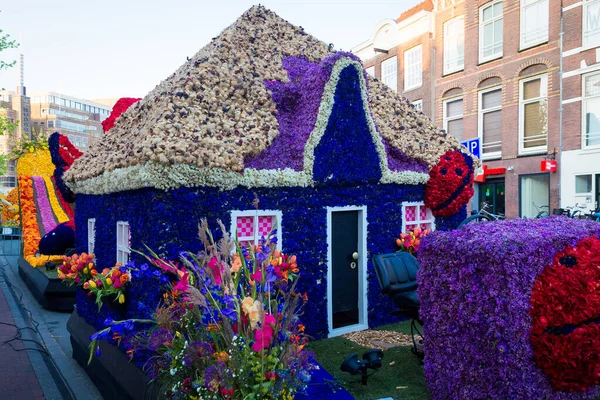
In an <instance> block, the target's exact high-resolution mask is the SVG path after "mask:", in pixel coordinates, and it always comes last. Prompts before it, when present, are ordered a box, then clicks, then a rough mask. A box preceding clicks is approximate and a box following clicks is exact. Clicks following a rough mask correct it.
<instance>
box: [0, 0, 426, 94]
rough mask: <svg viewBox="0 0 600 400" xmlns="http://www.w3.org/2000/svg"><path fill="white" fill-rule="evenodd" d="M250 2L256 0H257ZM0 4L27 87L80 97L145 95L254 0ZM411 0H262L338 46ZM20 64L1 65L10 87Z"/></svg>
mask: <svg viewBox="0 0 600 400" xmlns="http://www.w3.org/2000/svg"><path fill="white" fill-rule="evenodd" d="M255 1H256V0H255ZM3 3H4V4H3V5H1V6H0V29H1V30H2V31H3V32H2V34H9V35H11V37H12V38H14V39H16V40H17V41H18V42H19V43H20V44H21V46H20V48H19V49H18V50H9V51H4V52H2V53H0V59H2V60H4V61H11V60H15V59H18V57H19V54H20V53H23V54H24V55H25V63H24V65H25V86H26V87H27V92H28V93H33V92H38V91H54V92H59V93H61V94H65V95H70V96H75V97H79V98H84V99H98V98H118V97H143V96H145V95H146V93H148V92H149V91H150V90H152V89H153V88H154V87H155V86H156V85H158V84H159V83H160V81H162V80H163V79H165V78H167V77H168V76H169V75H170V74H171V73H173V72H174V71H175V70H176V69H177V68H178V67H179V66H180V65H181V64H183V63H184V62H185V61H186V57H188V56H189V57H191V56H192V55H194V54H195V53H196V52H197V51H198V50H200V49H201V48H202V47H203V46H204V45H205V44H207V43H208V42H209V41H210V40H211V38H213V37H215V36H218V34H219V33H220V32H221V31H222V30H223V29H225V28H226V27H227V26H229V25H230V24H232V23H233V22H234V21H235V20H236V19H237V18H238V17H239V16H240V15H241V14H242V13H243V12H244V11H245V10H247V9H248V8H250V7H251V6H252V5H254V4H258V3H256V2H254V1H252V0H249V1H245V0H221V1H205V0H120V1H119V0H103V1H91V0H18V1H5V2H3ZM417 3H419V1H418V0H396V1H383V0H381V1H378V0H374V1H368V0H345V1H342V0H325V1H318V0H304V1H293V0H290V1H286V0H273V1H264V0H263V1H262V2H261V3H260V4H262V5H264V6H266V7H267V8H269V9H271V10H273V11H275V12H276V13H277V14H279V15H280V16H281V17H283V18H284V19H286V20H288V21H289V22H291V23H293V24H294V25H301V26H302V27H304V29H305V30H306V31H307V32H309V33H310V34H312V35H314V36H315V37H317V38H318V39H320V40H322V41H324V42H326V43H333V44H334V46H335V48H336V49H342V50H350V49H351V48H352V47H354V46H356V45H357V44H360V43H362V42H364V41H366V40H368V39H369V38H370V37H371V36H372V35H373V32H374V30H375V27H376V26H377V24H378V23H379V22H380V21H382V20H384V19H387V18H392V19H395V18H397V17H398V16H399V15H400V13H401V12H402V11H404V10H406V9H408V8H410V7H412V6H414V5H415V4H417ZM18 84H19V69H18V67H13V68H11V69H10V70H5V71H0V88H6V89H10V90H15V88H16V86H17V85H18Z"/></svg>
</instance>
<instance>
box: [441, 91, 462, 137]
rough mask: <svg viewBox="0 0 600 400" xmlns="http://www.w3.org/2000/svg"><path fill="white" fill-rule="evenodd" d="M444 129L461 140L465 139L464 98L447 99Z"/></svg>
mask: <svg viewBox="0 0 600 400" xmlns="http://www.w3.org/2000/svg"><path fill="white" fill-rule="evenodd" d="M442 104H443V107H444V130H445V131H446V132H448V133H449V134H450V135H452V136H454V137H455V138H456V139H457V140H458V141H459V142H460V141H461V140H463V99H462V97H461V98H458V99H456V98H455V99H450V100H445V101H444V102H443V103H442Z"/></svg>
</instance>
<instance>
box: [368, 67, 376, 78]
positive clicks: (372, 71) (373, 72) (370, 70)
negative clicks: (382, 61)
mask: <svg viewBox="0 0 600 400" xmlns="http://www.w3.org/2000/svg"><path fill="white" fill-rule="evenodd" d="M366 71H367V74H369V75H371V76H372V77H373V78H375V66H372V67H369V68H367V69H366Z"/></svg>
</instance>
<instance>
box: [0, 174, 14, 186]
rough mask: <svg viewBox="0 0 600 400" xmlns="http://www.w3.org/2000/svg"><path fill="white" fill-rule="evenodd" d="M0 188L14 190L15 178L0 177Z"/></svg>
mask: <svg viewBox="0 0 600 400" xmlns="http://www.w3.org/2000/svg"><path fill="white" fill-rule="evenodd" d="M0 187H5V188H14V187H17V177H16V176H0Z"/></svg>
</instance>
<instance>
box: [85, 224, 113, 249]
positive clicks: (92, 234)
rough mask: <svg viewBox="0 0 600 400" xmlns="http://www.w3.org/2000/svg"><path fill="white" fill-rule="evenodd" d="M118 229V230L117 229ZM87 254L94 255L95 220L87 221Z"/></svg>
mask: <svg viewBox="0 0 600 400" xmlns="http://www.w3.org/2000/svg"><path fill="white" fill-rule="evenodd" d="M117 229H118V228H117ZM87 232H88V254H94V249H95V245H96V218H89V219H88V231H87Z"/></svg>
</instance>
